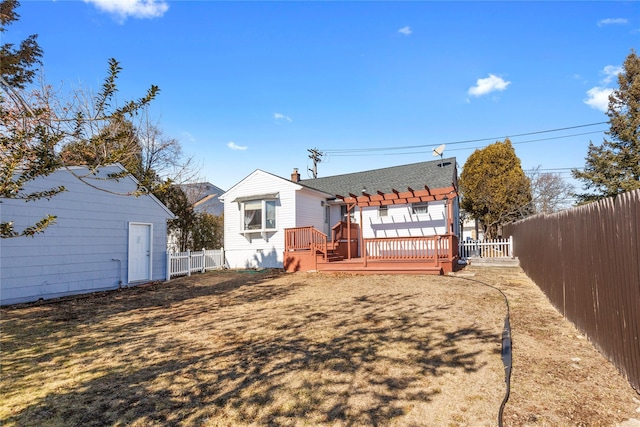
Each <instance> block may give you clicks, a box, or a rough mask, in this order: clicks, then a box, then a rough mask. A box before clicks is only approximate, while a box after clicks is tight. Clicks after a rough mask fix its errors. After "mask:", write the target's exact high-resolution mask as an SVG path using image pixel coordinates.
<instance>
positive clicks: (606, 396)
mask: <svg viewBox="0 0 640 427" xmlns="http://www.w3.org/2000/svg"><path fill="white" fill-rule="evenodd" d="M457 276H458V277H437V276H402V275H398V276H384V275H379V276H349V275H321V274H310V273H300V274H297V273H296V274H283V273H279V272H276V271H265V272H215V273H207V274H202V275H195V276H191V277H186V278H182V279H177V280H174V281H172V282H170V283H159V284H153V285H150V286H145V287H139V288H130V289H124V290H121V291H114V292H109V293H101V294H94V295H90V296H84V297H81V298H67V299H63V300H61V301H56V302H47V303H39V304H27V305H19V306H12V307H6V308H3V309H2V310H1V315H2V317H1V320H0V322H1V323H0V326H1V332H2V341H1V344H2V349H1V350H2V377H1V378H0V387H1V389H0V392H1V396H2V401H1V403H0V425H2V426H6V427H10V426H125V425H128V426H243V425H273V426H278V425H287V426H316V425H331V426H360V425H367V426H368V425H370V426H378V425H380V426H382V425H390V426H423V425H426V426H494V425H497V418H498V410H499V407H500V403H501V401H502V399H503V397H504V393H505V381H504V367H503V365H502V360H501V356H500V351H501V333H502V326H503V322H504V317H505V310H506V309H505V304H504V300H503V298H502V296H501V294H500V293H499V292H498V291H497V290H496V289H493V288H491V287H488V286H484V285H482V284H480V283H479V282H484V283H487V284H490V285H492V286H495V287H497V288H499V289H501V290H502V291H503V292H504V293H505V294H506V295H507V296H508V298H509V303H510V305H511V325H512V337H513V365H514V366H513V375H512V380H511V396H510V399H509V401H508V403H507V405H506V407H505V411H504V424H505V425H507V426H525V425H526V426H556V425H566V426H600V425H601V426H615V425H616V424H618V423H622V422H623V421H625V420H628V419H630V418H633V417H636V418H640V414H637V413H636V412H635V411H636V408H637V407H640V400H638V398H639V396H638V395H637V394H636V392H635V391H634V390H633V389H632V388H631V387H630V386H629V384H628V382H627V381H625V380H624V379H623V378H622V377H621V376H620V375H619V374H618V373H617V371H616V370H615V369H614V368H613V366H612V365H611V364H609V363H608V362H607V361H606V360H605V359H604V358H603V357H602V356H601V355H600V354H599V353H598V352H597V351H596V350H594V348H593V346H592V345H591V344H590V343H589V342H588V341H587V340H586V339H585V338H584V337H582V336H580V334H579V333H578V332H577V331H576V330H575V329H574V328H573V327H572V326H571V325H570V324H569V323H568V322H567V321H566V320H564V319H563V318H562V317H561V316H560V315H559V314H558V313H557V312H556V311H555V310H554V309H553V308H552V307H551V306H550V304H549V303H548V301H547V300H546V299H545V297H544V296H543V295H542V293H541V292H540V291H539V290H538V289H537V288H536V287H535V285H534V284H533V283H532V282H531V281H529V280H528V279H527V277H526V276H525V275H524V274H523V273H522V271H521V270H520V269H514V268H501V269H500V268H495V269H487V268H475V269H474V268H471V267H468V268H466V269H464V270H462V271H461V272H460V273H458V274H457Z"/></svg>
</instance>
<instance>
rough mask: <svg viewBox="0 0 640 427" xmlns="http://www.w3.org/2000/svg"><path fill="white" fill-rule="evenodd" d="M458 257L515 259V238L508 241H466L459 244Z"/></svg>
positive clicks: (511, 237) (510, 237)
mask: <svg viewBox="0 0 640 427" xmlns="http://www.w3.org/2000/svg"><path fill="white" fill-rule="evenodd" d="M458 256H459V257H460V258H461V259H468V258H514V256H513V236H509V238H508V239H493V240H465V241H462V242H460V243H459V247H458Z"/></svg>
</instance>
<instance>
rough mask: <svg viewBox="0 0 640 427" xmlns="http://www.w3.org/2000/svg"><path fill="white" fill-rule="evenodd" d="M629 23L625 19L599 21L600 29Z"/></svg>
mask: <svg viewBox="0 0 640 427" xmlns="http://www.w3.org/2000/svg"><path fill="white" fill-rule="evenodd" d="M628 23H629V21H628V20H627V19H625V18H607V19H601V20H599V21H598V27H602V26H605V25H626V24H628Z"/></svg>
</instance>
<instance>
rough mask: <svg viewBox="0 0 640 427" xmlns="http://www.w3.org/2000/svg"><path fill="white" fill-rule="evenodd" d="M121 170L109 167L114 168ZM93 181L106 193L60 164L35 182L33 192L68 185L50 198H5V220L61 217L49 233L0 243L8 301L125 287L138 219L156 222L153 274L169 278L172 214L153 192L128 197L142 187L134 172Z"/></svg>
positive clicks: (0, 293) (0, 272) (1, 297)
mask: <svg viewBox="0 0 640 427" xmlns="http://www.w3.org/2000/svg"><path fill="white" fill-rule="evenodd" d="M119 170H120V169H119V168H115V167H114V168H109V171H110V172H111V173H113V172H117V171H119ZM103 172H106V170H104V171H103ZM92 184H94V185H98V186H100V188H102V189H106V190H108V191H102V190H98V189H95V188H92V187H91V186H89V185H86V184H84V183H82V182H81V181H79V180H78V179H77V178H75V177H74V176H72V175H71V174H70V173H69V172H68V171H65V170H61V171H58V172H55V173H53V174H52V175H50V176H48V177H46V178H41V179H38V180H36V181H33V182H31V183H29V189H30V190H43V189H48V188H51V187H54V186H59V185H64V186H65V187H66V189H67V191H65V192H63V193H61V194H58V195H56V196H54V197H53V198H51V199H50V200H46V199H40V200H37V201H32V202H28V203H27V202H24V201H22V200H13V199H2V200H0V202H1V203H0V215H1V218H2V221H14V226H15V229H16V230H22V229H23V228H24V227H26V226H29V225H32V224H33V223H35V222H36V221H38V220H40V219H41V218H42V217H44V216H45V215H47V214H51V215H55V216H57V220H56V222H55V224H53V225H51V226H49V227H48V228H47V229H46V231H45V232H44V233H43V234H38V235H36V236H35V237H17V238H12V239H2V241H0V263H1V265H0V301H1V303H2V304H12V303H18V302H27V301H35V300H38V299H40V298H44V299H47V298H55V297H59V296H65V295H72V294H80V293H86V292H93V291H99V290H107V289H116V288H118V286H119V285H120V284H121V283H120V282H122V284H123V285H125V284H126V283H127V257H128V227H129V222H132V221H135V222H145V223H153V224H154V226H153V231H154V232H153V253H152V259H153V269H152V278H153V280H162V279H164V278H165V277H164V276H165V274H166V269H165V262H166V256H165V250H166V221H167V219H168V218H169V217H170V215H169V212H168V211H167V210H166V209H165V208H164V207H162V205H161V204H160V203H159V202H158V201H157V200H155V199H154V198H152V197H151V196H140V197H135V196H126V195H125V194H126V193H128V192H131V191H133V190H135V188H136V183H135V182H134V181H133V180H132V179H131V178H128V177H127V178H122V179H120V180H118V181H117V182H116V181H114V180H106V181H95V180H93V181H92ZM118 260H119V261H118Z"/></svg>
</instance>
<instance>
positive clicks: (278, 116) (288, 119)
mask: <svg viewBox="0 0 640 427" xmlns="http://www.w3.org/2000/svg"><path fill="white" fill-rule="evenodd" d="M273 118H274V119H275V120H277V121H281V120H282V121H285V122H289V123H291V122H292V121H293V120H292V119H291V117H289V116H285V115H284V114H281V113H273Z"/></svg>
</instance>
